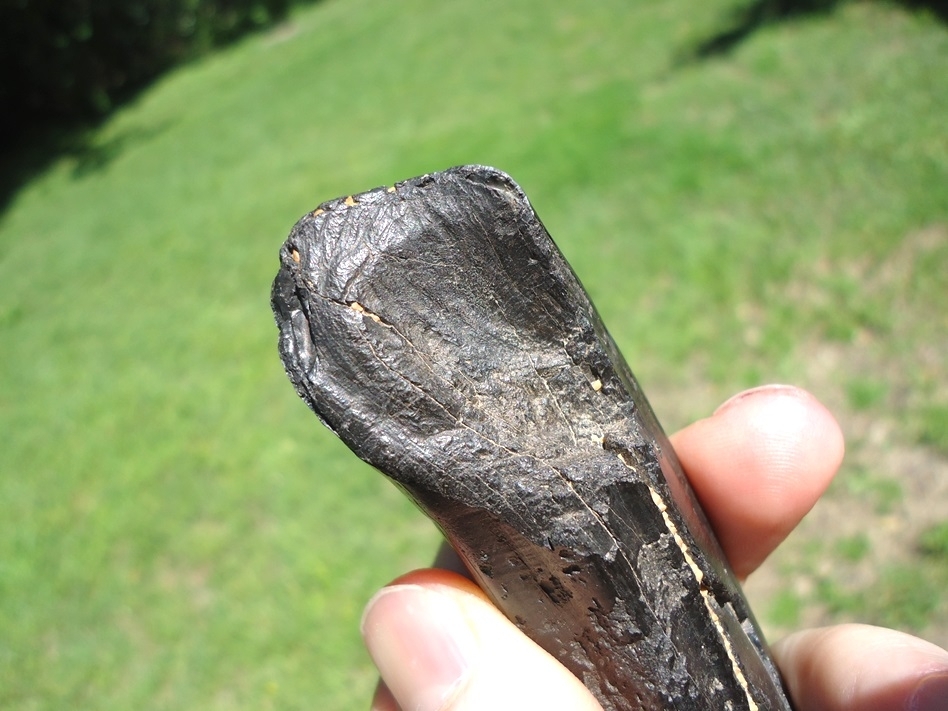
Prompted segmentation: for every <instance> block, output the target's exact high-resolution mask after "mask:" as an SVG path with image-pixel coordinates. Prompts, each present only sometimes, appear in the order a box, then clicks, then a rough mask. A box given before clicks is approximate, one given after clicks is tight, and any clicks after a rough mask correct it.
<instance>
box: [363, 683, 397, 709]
mask: <svg viewBox="0 0 948 711" xmlns="http://www.w3.org/2000/svg"><path fill="white" fill-rule="evenodd" d="M369 711H402V710H401V708H399V706H398V702H397V701H396V700H395V697H394V696H392V692H391V691H390V690H389V688H388V687H387V686H386V685H385V682H384V681H381V680H380V681H379V683H378V685H377V686H376V687H375V696H374V697H372V706H371V707H370V709H369Z"/></svg>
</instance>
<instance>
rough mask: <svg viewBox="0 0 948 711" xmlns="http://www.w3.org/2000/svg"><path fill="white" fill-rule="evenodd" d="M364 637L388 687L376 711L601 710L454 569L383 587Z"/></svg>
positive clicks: (576, 682) (369, 612)
mask: <svg viewBox="0 0 948 711" xmlns="http://www.w3.org/2000/svg"><path fill="white" fill-rule="evenodd" d="M362 634H363V636H364V638H365V642H366V646H367V647H368V649H369V654H370V655H371V656H372V659H373V661H374V662H375V665H376V666H377V667H378V669H379V672H380V673H381V675H382V679H383V681H384V684H385V687H386V688H387V689H388V690H389V692H385V691H383V692H380V697H377V700H379V703H380V705H379V706H377V707H375V706H374V707H373V708H374V709H376V711H392V709H393V702H394V703H397V707H394V708H402V709H412V711H448V710H450V711H475V710H478V711H480V710H482V709H492V710H493V709H496V710H497V711H504V710H506V709H511V710H513V709H529V708H540V709H550V710H551V711H556V710H557V709H562V710H563V711H567V710H569V711H602V709H601V707H600V706H599V704H598V702H597V701H596V700H595V698H593V696H592V694H590V692H589V691H588V690H587V689H586V687H584V686H583V685H582V684H581V683H580V681H579V680H578V679H576V677H574V676H573V675H572V674H570V673H569V672H568V671H567V670H566V668H565V667H563V666H562V665H561V664H560V663H559V662H557V661H556V660H555V659H554V658H553V657H551V656H550V655H549V654H548V653H547V652H545V651H544V650H543V649H541V648H540V647H539V646H537V645H536V644H535V643H534V642H532V641H531V640H530V639H529V638H527V637H526V636H524V635H523V633H522V632H520V630H519V629H517V627H516V626H514V625H513V624H512V623H511V622H510V621H508V620H507V618H505V617H504V616H503V615H502V614H501V613H500V612H498V610H497V608H495V607H494V606H493V605H492V604H491V603H490V602H488V600H487V599H486V598H485V597H484V594H483V593H482V592H481V591H480V590H479V589H478V588H477V586H475V585H474V584H473V583H472V582H470V581H469V580H467V579H466V578H463V577H461V576H459V575H457V574H454V573H450V572H446V571H439V570H421V571H416V572H415V573H409V574H408V575H407V576H404V577H402V578H400V579H399V580H397V581H395V582H394V583H393V584H392V585H390V586H388V587H386V588H383V589H382V590H381V591H380V592H379V593H378V594H377V595H376V596H375V597H374V598H372V600H371V601H370V602H369V604H368V606H367V608H366V611H365V615H364V616H363V620H362ZM388 693H390V695H391V698H385V697H386V695H387V694H388ZM382 704H388V705H387V706H385V705H382Z"/></svg>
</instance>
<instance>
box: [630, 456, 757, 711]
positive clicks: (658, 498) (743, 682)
mask: <svg viewBox="0 0 948 711" xmlns="http://www.w3.org/2000/svg"><path fill="white" fill-rule="evenodd" d="M618 456H619V460H620V461H621V462H622V463H623V464H624V465H625V466H626V467H628V468H629V469H633V470H634V467H633V466H632V465H631V464H629V462H627V461H626V460H625V457H623V456H622V453H621V452H620V453H619V455H618ZM646 486H648V490H649V493H650V494H651V495H652V502H653V503H654V504H655V506H656V508H658V510H659V512H660V513H661V514H662V519H663V520H664V521H665V527H666V528H667V529H668V532H669V533H671V535H672V539H674V541H675V545H677V546H678V549H679V550H680V551H681V554H682V556H683V557H684V559H685V562H686V563H687V564H688V568H689V569H690V570H691V573H692V575H694V577H695V581H696V582H697V583H698V592H700V593H701V599H702V600H704V606H705V607H706V608H707V610H708V615H709V617H710V618H711V622H712V623H714V628H715V630H717V633H718V636H719V637H720V638H721V644H722V645H723V646H724V651H725V652H726V653H727V656H728V659H730V660H731V668H732V669H733V672H734V678H735V679H737V683H738V684H740V686H741V689H742V690H743V691H744V695H745V696H746V697H747V707H748V709H749V711H759V707H758V706H757V703H756V702H755V701H754V698H753V696H751V691H750V685H749V684H748V683H747V678H746V677H745V676H744V671H743V670H742V669H741V665H740V663H739V662H738V659H737V655H736V654H735V652H734V647H733V646H732V645H731V640H730V639H729V638H728V635H727V630H726V629H725V628H724V625H723V623H722V622H721V617H720V616H719V615H718V613H717V610H715V609H714V604H713V599H712V597H711V593H710V591H709V590H708V587H707V586H706V585H705V584H704V571H702V570H701V568H700V567H699V566H698V564H697V563H696V562H695V559H694V557H693V556H692V555H691V549H690V548H689V546H688V544H687V543H686V542H685V540H684V539H683V538H682V537H681V534H680V533H679V532H678V526H676V525H675V522H674V521H672V518H671V516H670V515H669V514H668V504H666V503H665V500H664V499H663V498H662V495H661V494H659V493H658V491H656V490H655V488H654V487H653V486H652V485H651V484H649V483H648V482H646Z"/></svg>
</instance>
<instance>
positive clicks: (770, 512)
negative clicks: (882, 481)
mask: <svg viewBox="0 0 948 711" xmlns="http://www.w3.org/2000/svg"><path fill="white" fill-rule="evenodd" d="M672 443H673V445H674V447H675V450H676V452H677V453H678V457H679V459H680V460H681V463H682V466H683V467H684V469H685V472H686V473H687V475H688V479H689V480H690V481H691V485H692V487H693V488H694V490H695V493H696V494H697V496H698V499H699V500H700V501H701V504H702V507H703V508H704V510H705V513H706V514H707V515H708V518H709V519H710V521H711V525H712V526H713V527H714V530H715V532H716V533H717V536H718V540H720V542H721V545H722V547H723V548H724V552H725V554H726V555H727V557H728V560H729V561H730V562H731V566H732V567H733V568H734V571H735V572H736V573H737V575H738V576H739V577H741V578H743V577H746V576H747V575H748V574H750V573H751V572H752V571H754V570H755V569H756V568H757V567H758V566H759V565H760V564H761V563H762V562H763V561H764V559H765V558H766V557H767V556H768V555H769V554H770V553H771V552H772V551H773V550H774V548H776V547H777V545H778V544H779V543H780V542H781V541H782V540H783V539H784V538H786V536H787V534H789V533H790V531H792V530H793V528H794V527H795V526H796V525H797V524H798V523H799V522H800V519H801V518H803V516H804V515H805V514H806V513H807V512H808V511H809V510H810V509H811V508H812V507H813V504H815V503H816V500H817V499H818V498H819V497H820V495H821V494H822V493H823V492H824V491H825V490H826V487H827V486H828V485H829V483H830V481H831V480H832V478H833V476H834V475H835V473H836V471H837V469H838V468H839V465H840V462H841V461H842V457H843V436H842V433H841V432H840V429H839V425H838V424H837V423H836V420H835V418H834V417H833V416H832V415H831V414H830V413H829V411H828V410H827V409H826V408H825V407H823V405H821V404H820V402H819V401H818V400H817V399H816V398H814V397H813V396H812V395H810V394H809V393H808V392H806V391H804V390H800V389H799V388H794V387H790V386H786V385H769V386H764V387H762V388H755V389H753V390H748V391H746V392H744V393H741V394H739V395H736V396H735V397H733V398H731V399H730V400H728V401H727V402H726V403H724V404H723V405H722V406H721V407H719V408H718V409H717V411H716V412H715V413H714V414H713V415H712V416H711V417H709V418H707V419H704V420H700V421H698V422H696V423H695V424H693V425H691V426H690V427H686V428H685V429H683V430H682V431H681V432H679V433H678V434H676V435H674V436H673V437H672Z"/></svg>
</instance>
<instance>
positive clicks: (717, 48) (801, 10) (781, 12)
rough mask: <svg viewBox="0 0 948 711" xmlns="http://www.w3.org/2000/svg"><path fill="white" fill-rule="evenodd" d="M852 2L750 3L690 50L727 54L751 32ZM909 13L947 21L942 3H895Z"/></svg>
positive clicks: (772, 0)
mask: <svg viewBox="0 0 948 711" xmlns="http://www.w3.org/2000/svg"><path fill="white" fill-rule="evenodd" d="M852 1H853V0H752V2H749V3H747V4H746V5H743V6H742V7H740V8H738V9H737V10H735V11H734V12H733V13H732V16H731V22H730V24H729V25H728V26H727V27H725V28H724V29H722V30H721V31H719V32H717V33H715V34H713V35H711V36H710V37H708V38H707V39H705V40H704V41H702V42H700V43H699V44H698V45H697V46H696V47H695V48H694V50H693V53H692V54H693V57H694V58H696V59H701V58H706V57H711V56H714V55H717V54H724V53H726V52H729V51H731V50H732V49H734V47H736V46H737V45H738V44H740V43H741V42H742V41H744V40H745V39H746V38H747V37H749V36H750V35H751V34H752V33H753V32H755V31H756V30H758V29H760V28H761V27H764V26H766V25H769V24H772V23H775V22H780V21H783V20H792V19H795V18H800V17H805V16H808V15H819V14H828V13H830V12H832V11H833V10H835V9H836V8H837V7H839V6H840V5H843V4H844V3H846V2H852ZM896 4H899V5H902V6H904V7H906V8H908V9H910V10H927V11H929V12H931V13H932V14H933V15H935V16H936V17H938V18H940V19H941V20H942V22H946V21H948V1H946V0H897V2H896Z"/></svg>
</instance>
